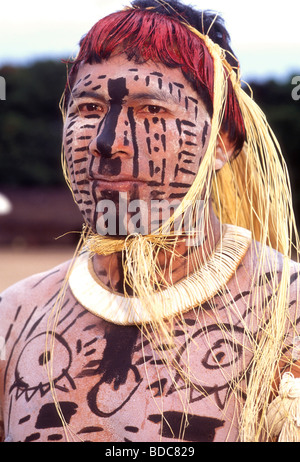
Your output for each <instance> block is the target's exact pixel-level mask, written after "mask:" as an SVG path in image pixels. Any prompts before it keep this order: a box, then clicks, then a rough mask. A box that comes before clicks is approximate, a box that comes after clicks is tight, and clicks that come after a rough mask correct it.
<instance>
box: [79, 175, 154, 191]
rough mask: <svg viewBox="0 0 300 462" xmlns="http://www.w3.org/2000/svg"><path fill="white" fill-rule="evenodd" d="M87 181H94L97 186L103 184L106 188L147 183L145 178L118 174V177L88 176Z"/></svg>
mask: <svg viewBox="0 0 300 462" xmlns="http://www.w3.org/2000/svg"><path fill="white" fill-rule="evenodd" d="M88 180H89V181H92V182H96V183H97V184H98V186H99V187H101V186H105V187H106V188H108V187H109V188H112V189H115V188H122V187H132V186H133V185H134V184H138V185H143V184H147V182H146V181H145V180H142V179H140V178H139V179H137V178H132V177H126V176H118V177H101V176H90V177H89V178H88Z"/></svg>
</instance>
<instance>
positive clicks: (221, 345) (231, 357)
mask: <svg viewBox="0 0 300 462" xmlns="http://www.w3.org/2000/svg"><path fill="white" fill-rule="evenodd" d="M241 354H242V347H241V345H238V344H236V343H233V342H230V341H225V340H224V339H220V340H218V341H216V342H215V344H214V346H213V347H212V348H211V350H210V351H209V352H208V353H207V354H206V356H205V358H204V359H203V361H202V363H203V365H204V366H205V368H206V369H219V367H220V366H222V367H228V366H230V365H232V364H234V363H235V362H237V361H238V360H239V358H240V356H241Z"/></svg>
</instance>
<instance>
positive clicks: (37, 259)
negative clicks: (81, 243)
mask: <svg viewBox="0 0 300 462" xmlns="http://www.w3.org/2000/svg"><path fill="white" fill-rule="evenodd" d="M73 251H74V249H72V247H66V248H65V247H58V248H56V247H54V248H53V247H38V248H0V292H2V291H3V290H4V289H6V288H7V287H9V286H10V285H12V284H14V283H15V282H18V281H20V280H21V279H24V278H25V277H27V276H30V275H32V274H35V273H39V272H41V271H45V270H48V269H51V268H52V267H54V266H56V265H58V264H59V263H62V262H64V261H66V260H68V259H70V258H71V257H72V254H73Z"/></svg>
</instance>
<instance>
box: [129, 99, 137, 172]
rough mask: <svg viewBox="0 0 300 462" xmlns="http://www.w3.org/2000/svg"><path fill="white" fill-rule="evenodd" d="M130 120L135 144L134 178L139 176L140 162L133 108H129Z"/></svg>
mask: <svg viewBox="0 0 300 462" xmlns="http://www.w3.org/2000/svg"><path fill="white" fill-rule="evenodd" d="M128 120H129V124H130V129H131V139H132V144H133V172H132V174H133V178H137V177H138V175H139V163H138V156H139V149H138V144H137V140H136V123H135V120H134V116H133V108H132V107H130V108H128Z"/></svg>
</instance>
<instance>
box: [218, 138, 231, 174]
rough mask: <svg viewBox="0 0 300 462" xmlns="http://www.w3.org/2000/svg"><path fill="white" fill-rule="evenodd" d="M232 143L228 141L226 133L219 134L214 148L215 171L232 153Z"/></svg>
mask: <svg viewBox="0 0 300 462" xmlns="http://www.w3.org/2000/svg"><path fill="white" fill-rule="evenodd" d="M234 149H235V146H234V143H232V142H231V141H229V136H228V133H225V132H220V134H219V136H218V141H217V147H216V160H215V170H216V171H217V170H220V169H221V168H222V167H223V165H225V164H226V162H228V161H229V159H230V157H231V156H232V154H233V153H234Z"/></svg>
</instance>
